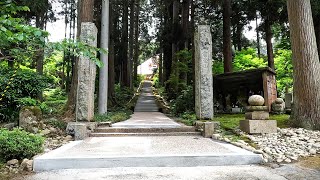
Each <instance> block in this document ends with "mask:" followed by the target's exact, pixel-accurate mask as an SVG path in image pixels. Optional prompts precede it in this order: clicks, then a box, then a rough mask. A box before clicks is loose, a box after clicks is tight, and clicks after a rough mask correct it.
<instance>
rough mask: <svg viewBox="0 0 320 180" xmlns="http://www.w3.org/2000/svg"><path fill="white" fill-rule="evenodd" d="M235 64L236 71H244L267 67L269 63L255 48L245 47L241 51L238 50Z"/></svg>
mask: <svg viewBox="0 0 320 180" xmlns="http://www.w3.org/2000/svg"><path fill="white" fill-rule="evenodd" d="M233 66H234V71H244V70H249V69H255V68H262V67H266V66H267V63H266V61H264V60H263V59H262V58H259V57H258V56H257V54H256V50H255V49H253V48H247V49H243V50H242V51H240V52H236V56H235V58H234V62H233Z"/></svg>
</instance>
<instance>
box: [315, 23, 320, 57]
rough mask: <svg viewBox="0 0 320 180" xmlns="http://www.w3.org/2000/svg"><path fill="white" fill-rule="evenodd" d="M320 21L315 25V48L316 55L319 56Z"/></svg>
mask: <svg viewBox="0 0 320 180" xmlns="http://www.w3.org/2000/svg"><path fill="white" fill-rule="evenodd" d="M319 21H320V20H318V21H317V23H316V24H315V26H314V27H315V33H316V40H317V47H318V55H319V56H320V22H319Z"/></svg>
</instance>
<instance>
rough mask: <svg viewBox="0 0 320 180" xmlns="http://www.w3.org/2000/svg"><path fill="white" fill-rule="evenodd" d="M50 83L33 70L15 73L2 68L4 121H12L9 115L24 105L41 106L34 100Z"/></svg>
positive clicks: (0, 86) (0, 83) (0, 87)
mask: <svg viewBox="0 0 320 180" xmlns="http://www.w3.org/2000/svg"><path fill="white" fill-rule="evenodd" d="M50 82H51V80H50V79H48V78H47V77H45V76H41V75H39V74H38V73H36V72H34V71H31V70H26V69H19V70H15V71H14V70H12V69H9V68H4V67H0V92H1V94H0V114H2V116H4V117H5V118H3V120H4V121H8V120H12V116H11V115H10V114H8V113H10V112H12V111H19V108H20V107H21V106H23V105H35V104H37V105H40V104H39V103H38V102H36V100H34V99H32V98H36V97H37V95H38V94H39V93H40V92H42V91H43V90H44V89H45V88H46V87H47V86H48V85H49V83H50ZM15 116H16V115H15Z"/></svg>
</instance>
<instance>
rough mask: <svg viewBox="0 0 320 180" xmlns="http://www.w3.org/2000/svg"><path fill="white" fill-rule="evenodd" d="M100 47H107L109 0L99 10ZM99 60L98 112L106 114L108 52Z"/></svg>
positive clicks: (104, 1)
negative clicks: (101, 64) (100, 63)
mask: <svg viewBox="0 0 320 180" xmlns="http://www.w3.org/2000/svg"><path fill="white" fill-rule="evenodd" d="M100 41H101V48H102V49H105V50H107V51H108V49H109V0H103V1H102V12H101V40H100ZM100 60H101V62H102V63H103V66H102V67H100V69H99V70H100V72H99V96H98V113H99V114H101V115H102V114H106V113H107V111H108V54H105V53H101V54H100Z"/></svg>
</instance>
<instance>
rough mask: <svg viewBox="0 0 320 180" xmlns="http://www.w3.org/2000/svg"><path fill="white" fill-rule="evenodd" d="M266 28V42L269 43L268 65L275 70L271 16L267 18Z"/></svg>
mask: <svg viewBox="0 0 320 180" xmlns="http://www.w3.org/2000/svg"><path fill="white" fill-rule="evenodd" d="M265 28H266V29H265V30H266V43H267V54H268V66H269V67H270V68H271V69H273V70H275V67H274V57H273V46H272V29H271V22H270V20H269V17H267V18H266V20H265Z"/></svg>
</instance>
